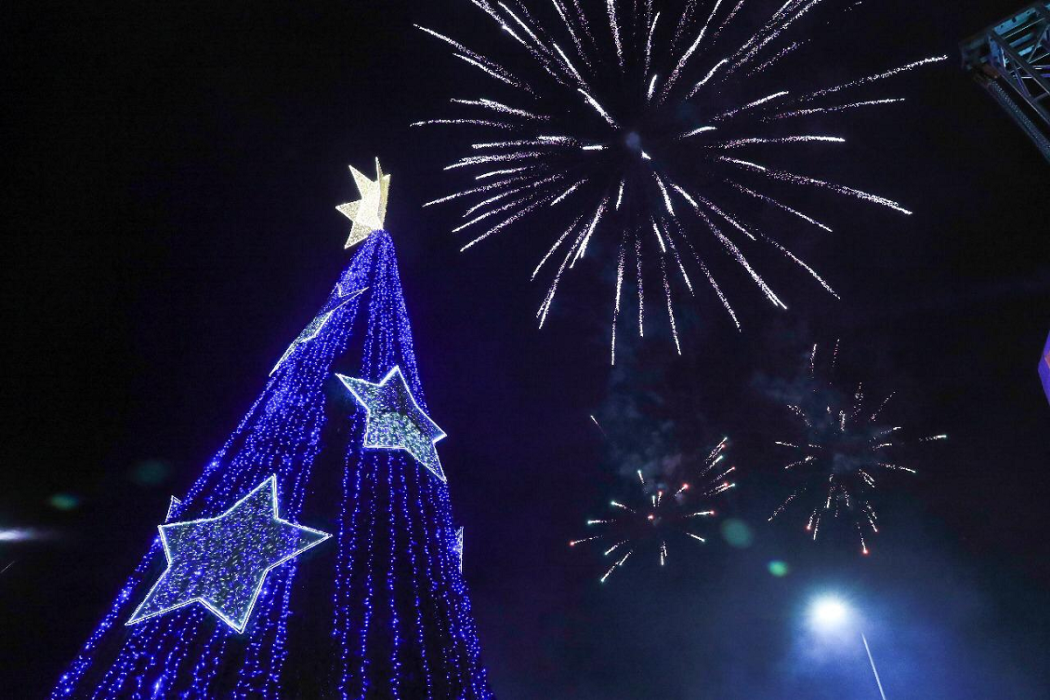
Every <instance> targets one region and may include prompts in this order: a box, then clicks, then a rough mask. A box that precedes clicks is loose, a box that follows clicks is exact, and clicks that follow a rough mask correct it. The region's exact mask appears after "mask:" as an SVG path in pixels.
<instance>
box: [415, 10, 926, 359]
mask: <svg viewBox="0 0 1050 700" xmlns="http://www.w3.org/2000/svg"><path fill="white" fill-rule="evenodd" d="M470 2H471V3H472V4H473V5H474V6H476V8H478V9H479V10H481V11H482V12H484V13H485V14H486V15H487V16H488V18H489V19H491V20H492V21H493V22H494V23H495V25H496V26H498V28H499V29H500V30H502V33H503V35H504V36H505V37H506V40H507V41H508V42H510V45H508V46H507V47H506V49H508V51H509V53H507V56H506V57H505V58H504V57H503V52H502V51H501V52H500V54H499V55H500V59H501V60H496V59H494V58H491V57H490V56H489V55H483V54H482V53H481V52H478V51H475V50H473V49H471V48H469V47H468V46H466V45H464V44H462V43H460V42H459V41H457V40H456V39H453V38H451V37H449V36H446V35H445V34H442V33H440V32H438V31H435V30H433V29H429V28H426V27H419V29H420V30H422V31H423V32H426V33H427V34H428V35H430V36H432V37H434V38H436V39H439V40H441V41H443V42H445V43H446V44H448V45H450V46H451V47H452V48H453V55H454V56H455V57H456V58H457V59H459V60H460V61H462V62H463V63H464V64H466V65H467V66H469V67H470V68H471V69H473V70H475V71H476V75H478V77H479V78H480V80H479V81H478V84H479V85H482V84H485V81H488V83H489V84H490V85H491V89H492V90H494V91H498V94H487V95H484V96H479V97H455V98H453V99H452V100H451V102H452V103H453V104H454V105H455V109H456V110H457V111H459V112H461V115H455V114H453V115H452V116H450V117H448V118H441V119H432V120H427V121H421V122H416V124H415V125H450V126H454V127H462V128H465V129H467V130H468V133H469V134H473V135H474V136H473V142H472V143H471V144H470V152H469V154H468V155H466V156H464V157H462V158H460V159H459V160H457V161H455V162H454V163H452V164H451V165H449V166H448V167H447V168H446V170H451V171H459V172H465V173H470V174H472V175H473V179H472V181H471V182H470V184H469V185H467V186H466V187H465V188H463V189H459V190H458V191H456V192H454V193H453V194H450V195H448V196H444V197H441V198H439V199H436V200H434V201H432V202H429V203H428V206H429V205H433V204H439V203H443V202H452V201H457V202H462V203H465V205H466V206H465V211H464V214H463V221H462V223H460V224H459V225H458V226H456V228H455V231H457V232H459V231H464V232H472V234H471V237H470V239H469V240H468V241H466V242H465V243H464V244H463V247H462V248H463V250H466V249H467V248H470V247H471V246H473V245H475V244H476V243H478V242H480V241H483V240H485V239H486V238H489V237H490V236H492V235H493V234H495V233H498V232H500V231H502V230H504V229H507V228H508V227H511V226H512V225H514V224H515V223H518V222H523V221H525V220H530V219H532V220H534V221H536V220H539V221H542V222H543V223H542V225H543V226H544V227H546V226H548V225H550V226H556V228H554V229H552V233H551V236H550V238H549V239H548V242H547V243H545V244H543V245H544V247H543V248H542V249H541V250H545V253H544V254H542V256H541V259H540V261H539V264H538V265H537V266H536V268H535V270H534V271H533V273H532V277H533V278H534V279H535V278H536V277H537V276H538V275H540V274H541V272H543V271H544V270H552V271H553V272H552V273H551V274H552V277H551V283H550V286H549V288H548V290H547V293H546V295H545V297H544V299H543V302H542V303H541V305H540V307H539V310H538V311H537V317H538V319H539V324H540V326H541V327H542V326H543V324H544V323H545V322H546V320H547V318H548V315H549V313H550V310H551V305H552V303H553V301H554V297H555V294H556V293H557V291H558V285H559V282H560V281H561V279H562V275H563V274H564V273H565V272H566V270H568V269H571V268H573V267H574V266H575V265H576V263H577V262H579V261H580V260H581V259H583V258H584V256H585V255H586V254H587V252H588V249H589V247H591V246H592V244H593V242H594V241H595V240H596V238H606V239H608V244H606V243H605V242H603V243H602V245H601V247H602V248H603V249H605V250H610V251H616V253H615V256H616V273H615V274H616V282H615V301H614V303H613V309H612V329H611V361H612V362H613V363H615V361H616V331H617V323H618V321H619V319H620V315H621V311H622V310H623V308H624V304H625V299H624V296H625V294H624V286H625V285H624V283H625V277H627V278H628V279H630V278H631V277H633V278H634V282H633V286H634V287H635V290H636V291H637V298H638V301H637V309H638V331H639V333H640V334H644V329H645V289H646V288H647V287H648V288H649V289H650V290H652V289H653V288H654V287H655V288H656V289H657V294H658V295H659V296H661V297H663V298H662V299H661V302H660V304H659V305H660V306H664V305H666V311H667V315H668V320H669V323H670V328H671V332H672V336H673V338H674V342H675V346H676V348H677V350H678V352H679V354H681V345H680V342H679V337H678V329H677V326H676V323H675V305H674V302H673V296H672V295H673V294H676V293H681V292H685V293H688V294H689V295H690V296H693V295H695V294H696V293H698V292H699V290H698V289H697V288H696V286H697V282H698V281H699V282H700V283H702V284H704V285H709V286H710V288H711V292H712V293H713V294H714V298H717V299H718V300H719V302H720V303H721V305H722V306H723V307H724V309H725V311H726V313H727V314H728V315H729V317H730V319H731V321H732V323H733V324H734V325H735V326H736V327H737V328H738V329H739V328H740V322H739V320H738V317H737V314H736V312H735V311H734V309H733V307H732V306H731V305H730V302H729V299H728V298H727V296H726V294H725V293H724V291H723V289H722V288H721V287H720V286H719V284H718V282H717V281H716V279H715V276H714V274H713V271H714V270H716V269H717V267H718V265H720V264H721V263H722V260H723V259H724V260H729V261H732V263H733V264H734V265H737V266H739V268H740V269H741V270H742V271H743V273H744V274H745V275H746V276H747V277H748V278H750V279H751V280H752V281H753V283H754V284H755V285H756V286H757V287H758V289H759V290H760V291H761V293H762V295H764V297H765V298H766V299H767V300H768V301H769V302H770V303H771V304H773V305H774V306H775V307H778V308H782V309H786V308H787V305H786V303H785V302H784V301H783V300H782V298H781V296H779V295H778V294H777V293H776V292H774V291H773V289H772V288H771V286H770V285H769V284H768V283H767V282H766V281H765V279H764V278H763V277H762V276H761V275H760V274H759V273H758V271H757V270H756V269H755V267H754V266H753V265H752V263H751V262H749V259H748V256H749V255H751V256H754V255H757V254H758V253H757V252H753V251H757V250H758V246H766V247H767V249H768V250H771V251H773V252H774V254H776V255H782V256H785V257H786V258H787V259H788V260H790V261H791V262H792V263H794V264H797V265H798V266H799V267H800V268H801V269H802V270H803V271H804V273H805V274H808V275H811V276H812V278H813V279H814V280H815V282H816V283H817V284H819V285H820V286H822V287H823V288H824V289H826V290H827V291H828V292H829V293H831V294H833V295H834V294H835V292H834V290H832V288H831V286H830V285H829V284H828V283H827V282H826V281H825V280H824V279H822V278H821V277H820V276H819V275H818V274H817V273H816V272H815V271H814V270H813V269H812V268H811V267H809V266H808V265H807V264H806V263H805V262H803V261H802V260H801V259H800V258H799V257H797V256H796V255H795V254H793V253H792V252H791V251H789V250H788V249H787V248H786V247H784V246H783V245H782V244H781V243H780V242H778V241H777V240H775V239H774V238H773V237H772V236H771V235H769V234H768V233H766V232H763V231H761V230H759V228H758V227H757V226H756V225H755V224H754V223H753V222H752V221H749V219H752V218H753V217H752V216H749V214H750V213H752V212H753V211H754V210H755V209H756V208H758V207H767V208H769V209H770V211H772V212H776V213H777V215H783V216H784V217H785V218H784V221H785V222H791V223H797V224H799V225H800V226H812V227H815V228H816V229H822V230H824V231H827V232H830V231H831V228H830V227H829V226H827V225H826V224H824V223H822V222H820V221H818V220H817V219H816V218H814V217H813V216H810V215H808V214H806V213H803V212H802V211H800V210H799V209H797V208H795V207H793V206H790V205H789V204H787V203H785V202H784V201H783V198H784V195H782V194H781V190H790V189H794V188H799V189H801V188H818V189H822V190H825V191H829V192H832V193H835V194H838V195H845V196H848V197H853V198H856V199H859V200H863V201H865V202H867V203H871V204H875V205H880V206H883V207H887V208H889V209H891V210H893V211H896V212H898V213H901V214H909V213H910V212H909V211H908V210H907V209H905V208H904V207H903V206H902V205H900V204H898V203H897V202H895V201H892V200H890V199H888V198H886V197H882V196H879V195H875V194H870V193H868V192H864V191H861V190H859V189H856V188H853V187H849V186H847V185H843V184H838V183H835V182H831V181H829V180H826V179H822V178H818V177H811V176H809V175H806V174H802V173H800V172H794V171H793V170H785V169H782V168H779V167H775V166H774V165H771V164H769V162H768V161H765V156H767V155H773V154H771V153H770V150H771V149H780V150H782V149H792V148H796V149H797V148H798V147H799V146H800V145H806V144H810V145H814V146H819V147H822V148H827V147H833V146H834V145H835V144H838V143H842V142H843V141H844V140H845V139H844V137H843V136H842V135H841V134H840V133H836V134H824V133H799V131H800V130H799V129H798V127H797V126H795V125H796V124H798V123H803V122H806V123H808V121H809V120H806V119H801V117H806V116H810V115H834V116H836V117H837V116H839V113H842V112H847V111H850V110H856V109H868V108H875V107H877V106H882V105H890V104H895V103H898V102H901V101H903V100H902V98H899V97H884V96H868V95H861V96H858V95H857V94H856V91H857V89H861V88H864V87H866V86H868V85H870V84H872V83H876V82H878V81H881V80H883V79H886V78H890V77H892V76H894V75H897V74H899V73H902V72H905V71H908V70H911V69H914V68H918V67H920V66H923V65H926V64H929V63H933V62H936V61H941V60H945V59H946V57H945V56H939V57H932V58H925V59H922V60H918V61H914V62H911V63H908V64H906V65H901V66H899V67H896V68H891V69H888V70H885V71H882V72H879V73H877V74H874V75H869V76H866V77H863V78H860V79H858V80H852V81H848V82H845V83H841V84H835V85H829V86H825V87H820V88H816V89H802V90H798V89H795V88H794V84H795V83H801V82H803V80H800V79H799V78H798V76H799V75H800V74H804V73H805V71H800V70H797V69H796V70H795V71H794V72H793V73H788V74H787V75H786V78H788V79H790V80H787V79H785V76H784V74H780V75H779V76H777V78H776V80H775V82H774V81H773V79H772V78H771V77H770V74H769V73H768V72H769V71H771V69H773V68H774V67H781V65H782V64H781V62H782V61H783V62H784V63H785V64H786V63H788V61H787V60H785V59H788V58H789V57H790V56H791V55H792V54H793V53H795V52H796V51H797V50H798V49H799V47H800V46H802V45H803V44H805V43H807V41H808V38H807V35H806V33H805V32H807V31H808V30H809V29H811V28H812V26H813V25H812V23H813V22H823V23H824V24H826V23H827V20H826V18H821V17H820V16H819V14H820V11H822V10H823V9H824V6H825V5H827V6H835V5H836V3H838V4H839V5H841V4H842V2H841V0H826V2H825V0H787V1H786V2H783V3H781V2H779V0H778V1H777V2H775V3H771V1H770V0H707V1H706V2H705V1H704V0H685V2H684V3H679V2H677V1H676V0H667V2H666V3H662V2H660V0H603V1H599V0H544V1H543V2H540V0H532V2H531V3H530V4H529V5H526V4H525V2H523V1H522V0H497V1H496V2H490V1H489V0H470ZM584 3H586V4H587V7H586V8H585V7H584ZM665 4H673V5H675V9H673V10H672V9H671V8H670V7H667V6H664V5H665ZM853 4H855V3H851V4H850V6H852V5H853ZM479 18H480V17H479ZM464 19H465V21H471V19H472V18H470V17H469V15H468V16H466V17H465V18H464ZM824 24H820V25H817V26H819V27H820V29H821V31H823V30H824V29H825V27H824ZM514 52H516V53H514ZM489 53H490V55H495V54H493V53H492V52H489ZM504 95H505V96H504ZM847 95H848V96H849V97H847ZM777 155H779V154H777ZM763 161H765V162H763ZM788 196H790V195H788ZM538 217H542V218H538ZM559 221H560V223H551V222H559ZM531 228H532V229H535V223H534V225H533V226H532V227H531ZM594 247H598V246H594ZM763 254H764V252H763ZM650 259H652V260H655V262H648V261H649V260H650ZM643 260H646V262H645V263H644V264H643ZM631 268H633V269H631ZM629 270H630V272H629ZM654 274H655V275H657V277H656V279H655V280H653V281H651V282H650V283H649V284H648V285H647V284H645V283H644V282H645V280H646V278H648V277H650V276H652V275H654ZM677 277H680V281H678V280H676V279H675V278H677ZM653 282H655V284H654V283H653ZM683 285H684V290H683V289H682V286H683ZM673 288H676V289H677V290H678V291H673ZM650 293H651V292H650ZM836 296H837V295H836Z"/></svg>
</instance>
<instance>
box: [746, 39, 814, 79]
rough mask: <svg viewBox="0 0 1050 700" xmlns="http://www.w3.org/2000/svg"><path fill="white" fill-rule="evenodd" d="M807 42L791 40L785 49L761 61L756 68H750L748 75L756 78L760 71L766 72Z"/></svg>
mask: <svg viewBox="0 0 1050 700" xmlns="http://www.w3.org/2000/svg"><path fill="white" fill-rule="evenodd" d="M806 43H807V42H805V41H793V42H791V44H790V45H788V46H786V47H784V48H783V49H781V50H780V51H778V52H777V53H776V54H775V55H774V56H773V57H772V58H768V59H766V60H765V61H764V62H762V63H760V64H759V65H757V66H755V67H754V68H752V69H751V70H749V71H748V72H747V77H749V78H754V77H755V76H756V75H758V74H759V73H764V72H765V71H767V70H769V69H770V68H772V67H773V66H774V65H775V64H777V63H779V62H780V61H781V59H783V58H785V57H787V56H788V55H789V54H791V53H793V52H795V51H796V50H797V49H798V48H799V47H801V46H804V45H805V44H806Z"/></svg>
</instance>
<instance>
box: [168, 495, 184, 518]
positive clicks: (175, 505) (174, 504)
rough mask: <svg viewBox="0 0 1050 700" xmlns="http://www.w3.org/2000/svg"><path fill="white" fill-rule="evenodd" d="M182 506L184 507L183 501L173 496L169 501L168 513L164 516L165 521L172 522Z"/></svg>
mask: <svg viewBox="0 0 1050 700" xmlns="http://www.w3.org/2000/svg"><path fill="white" fill-rule="evenodd" d="M180 508H182V501H181V500H180V499H178V498H175V497H174V496H172V497H171V500H170V501H168V514H167V515H165V516H164V522H166V523H170V522H171V519H172V518H174V517H175V513H176V512H178V510H179V509H180Z"/></svg>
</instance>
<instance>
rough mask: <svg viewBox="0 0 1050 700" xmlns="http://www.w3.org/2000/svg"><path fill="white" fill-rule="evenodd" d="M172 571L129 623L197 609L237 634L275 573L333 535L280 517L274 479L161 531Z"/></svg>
mask: <svg viewBox="0 0 1050 700" xmlns="http://www.w3.org/2000/svg"><path fill="white" fill-rule="evenodd" d="M158 529H159V530H160V541H161V544H163V546H164V555H165V556H166V557H167V560H168V568H167V569H165V570H164V573H162V574H161V575H160V578H159V579H157V582H156V583H155V584H153V588H151V589H150V591H149V593H147V594H146V598H145V600H143V601H142V603H141V604H140V605H139V606H138V608H136V609H135V612H134V613H132V615H131V618H130V619H129V620H128V621H127V623H126V624H128V625H134V624H136V623H138V622H142V621H143V620H148V619H149V618H151V617H156V616H158V615H163V614H164V613H168V612H171V611H173V610H177V609H179V608H182V607H185V606H187V605H190V604H191V603H200V604H201V605H203V606H204V607H205V608H207V609H208V610H209V611H211V612H212V613H214V614H215V615H216V616H217V617H218V618H219V619H220V620H222V621H223V622H225V623H226V624H227V625H229V626H230V627H232V628H233V629H234V630H235V631H237V632H238V633H240V632H244V630H245V628H246V627H247V626H248V621H249V620H250V619H251V614H252V609H253V608H254V607H255V602H256V600H257V599H258V598H259V593H260V592H261V591H262V588H263V583H264V582H265V581H266V575H267V574H269V573H270V571H271V570H272V569H274V568H275V567H277V566H280V565H281V564H283V563H284V562H286V561H288V560H289V559H293V558H295V557H297V556H299V555H300V554H302V553H303V552H305V551H306V550H308V549H310V548H312V547H316V546H317V545H319V544H320V543H322V542H324V541H325V540H326V539H328V538H329V537H330V536H331V535H329V534H328V533H326V532H321V531H320V530H314V529H311V528H308V527H303V526H302V525H296V524H295V523H291V522H288V521H287V520H283V519H282V518H281V517H279V516H278V507H277V478H276V477H275V476H271V477H269V478H267V479H266V480H265V481H263V482H262V483H261V484H259V485H258V486H256V487H255V488H254V489H252V491H251V492H250V493H249V494H248V495H247V496H245V497H244V498H242V499H241V500H239V501H237V502H236V503H234V504H233V505H232V506H231V507H230V508H229V509H228V510H227V511H226V512H225V513H223V514H222V515H219V516H217V517H214V518H201V519H199V520H187V521H185V522H175V523H166V524H164V525H161V526H160V527H159V528H158Z"/></svg>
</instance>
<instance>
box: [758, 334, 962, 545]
mask: <svg viewBox="0 0 1050 700" xmlns="http://www.w3.org/2000/svg"><path fill="white" fill-rule="evenodd" d="M838 351H839V345H838V343H836V344H835V349H834V352H833V353H832V358H831V373H832V375H834V371H835V365H836V362H837V360H838ZM816 367H817V346H816V345H814V346H813V350H812V352H811V354H810V359H809V384H810V387H809V389H808V391H807V393H806V394H804V395H803V396H802V397H800V398H799V400H798V402H797V403H789V404H788V405H787V407H788V410H790V411H791V413H792V415H794V416H795V418H796V419H797V421H798V423H799V426H800V428H801V429H802V430H801V435H800V436H799V437H797V438H796V439H795V440H794V441H793V442H787V441H777V442H776V445H778V446H779V447H781V448H784V449H787V450H790V451H792V453H793V454H792V456H791V461H790V462H788V463H787V464H785V465H784V469H785V470H787V471H789V472H791V473H792V474H793V475H794V476H795V478H796V479H798V480H799V482H801V485H800V486H799V487H798V488H797V489H795V490H794V491H793V492H792V493H791V495H790V496H788V497H787V499H786V500H784V502H783V503H781V504H780V505H779V506H778V507H777V508H776V510H774V511H773V514H772V515H771V516H770V517H769V521H770V522H772V521H773V520H774V519H776V518H777V517H779V516H781V515H782V514H783V513H785V512H786V511H788V510H791V509H792V508H795V507H799V508H804V511H803V512H808V516H807V517H806V518H805V520H804V522H805V530H806V532H807V533H809V535H810V537H812V539H813V540H816V539H817V536H818V535H819V534H820V532H821V528H822V527H826V526H827V524H828V521H829V520H831V521H833V522H834V521H838V522H848V523H849V524H850V526H851V527H852V528H854V529H855V530H856V531H857V535H858V536H859V538H860V550H861V553H862V554H865V555H866V554H868V553H869V552H870V550H869V548H868V539H869V538H870V536H871V535H874V534H877V533H878V532H879V516H878V513H877V511H876V509H875V505H874V503H873V498H874V495H875V493H876V488H877V487H881V486H882V482H883V480H884V477H886V476H890V475H892V474H895V473H899V472H904V473H907V474H915V473H916V471H915V469H913V468H911V467H909V466H906V465H904V464H902V463H901V462H900V459H899V457H897V456H895V453H899V450H900V449H901V448H903V447H904V446H905V445H906V444H908V443H907V442H906V440H905V438H904V437H903V436H904V434H905V432H906V431H905V430H904V429H903V428H902V427H901V426H895V425H892V424H890V423H886V422H885V421H884V420H883V418H882V416H883V413H884V410H885V409H886V407H887V405H888V404H889V403H890V400H891V399H892V398H893V396H894V395H893V394H892V393H891V394H889V395H888V396H886V397H885V398H883V399H882V400H881V401H879V402H878V403H876V404H872V405H868V404H867V403H866V401H865V395H864V387H863V385H861V384H858V385H857V387H856V389H855V390H854V391H853V392H852V394H849V395H847V394H845V393H843V392H842V391H840V390H838V389H836V388H835V386H834V385H833V384H832V383H829V382H824V381H819V380H818V379H817V369H816ZM947 439H948V436H947V435H931V436H928V437H923V438H920V439H919V440H918V441H919V442H934V441H939V440H947Z"/></svg>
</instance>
